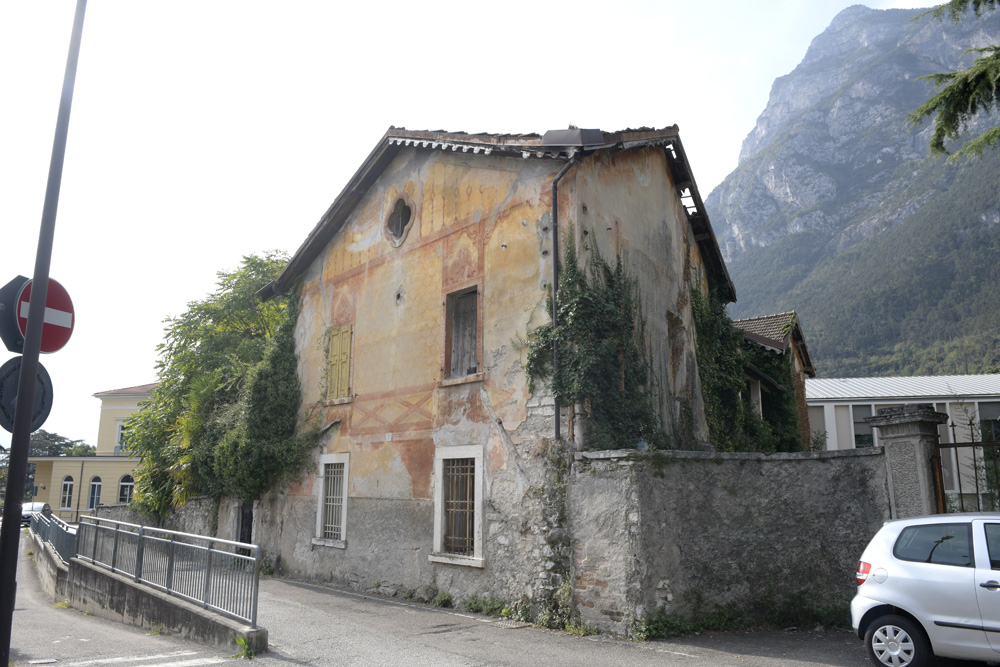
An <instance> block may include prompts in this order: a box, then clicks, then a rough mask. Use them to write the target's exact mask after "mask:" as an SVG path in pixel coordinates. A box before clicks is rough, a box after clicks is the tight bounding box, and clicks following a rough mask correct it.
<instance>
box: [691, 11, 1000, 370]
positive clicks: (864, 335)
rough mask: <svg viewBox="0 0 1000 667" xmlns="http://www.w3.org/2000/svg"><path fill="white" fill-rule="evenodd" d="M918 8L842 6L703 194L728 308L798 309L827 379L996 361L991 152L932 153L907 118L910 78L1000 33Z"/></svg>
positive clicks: (999, 261) (914, 96)
mask: <svg viewBox="0 0 1000 667" xmlns="http://www.w3.org/2000/svg"><path fill="white" fill-rule="evenodd" d="M915 13H916V12H915V11H914V10H872V9H868V8H866V7H862V6H860V5H856V6H854V7H850V8H848V9H846V10H844V11H843V12H841V13H840V14H839V15H838V16H837V17H836V18H835V19H834V21H833V22H832V23H831V24H830V27H829V28H827V30H825V31H824V32H823V33H822V34H820V35H819V36H818V37H816V38H815V39H814V40H813V42H812V45H811V46H810V48H809V50H808V52H807V53H806V56H805V58H804V59H803V61H802V63H800V64H799V66H798V67H797V68H796V69H795V70H794V71H792V72H791V73H790V74H789V75H787V76H784V77H781V78H779V79H777V80H776V81H775V83H774V86H773V87H772V90H771V96H770V100H769V102H768V105H767V108H766V109H765V110H764V112H763V113H762V114H761V116H760V118H759V119H758V121H757V125H756V127H755V128H754V129H753V131H752V132H751V133H750V134H749V135H748V136H747V138H746V140H745V141H744V143H743V150H742V152H741V156H740V165H739V167H738V168H737V169H736V170H735V171H734V172H733V173H732V174H730V175H729V176H728V177H727V178H726V180H725V181H724V182H723V183H722V184H721V185H720V186H719V187H718V188H716V189H715V190H714V191H713V192H712V193H711V194H710V195H709V197H708V198H707V200H706V206H707V208H708V212H709V215H710V217H711V220H712V223H713V225H714V227H715V231H716V234H717V235H718V237H719V243H720V245H721V246H722V248H723V253H724V254H725V256H726V261H727V263H728V266H729V271H730V273H731V275H732V278H733V281H734V283H735V285H736V292H737V297H738V301H737V303H735V304H732V305H731V306H730V314H731V315H732V316H733V317H748V316H753V315H764V314H768V313H776V312H783V311H787V310H792V309H794V310H796V311H798V313H799V316H800V319H801V324H802V327H803V330H804V332H805V335H806V339H807V342H808V344H809V348H810V351H811V353H812V357H813V360H814V361H815V363H816V366H817V368H818V370H819V372H820V375H822V376H828V377H829V376H838V375H844V376H859V375H876V374H917V373H921V374H926V373H966V372H973V373H974V372H977V371H982V370H984V369H985V368H987V367H989V366H992V365H996V364H998V363H1000V343H998V334H1000V332H998V329H1000V326H998V325H1000V224H998V223H1000V151H988V152H987V153H986V155H985V157H984V158H983V159H981V160H975V159H974V160H972V161H968V162H962V163H959V164H947V163H945V161H944V159H942V158H935V157H928V148H927V146H928V136H929V134H930V125H929V124H928V125H926V126H923V127H918V128H917V129H910V128H909V127H908V125H907V122H906V116H907V114H908V113H910V112H911V111H913V109H915V108H916V107H917V106H919V105H920V104H921V103H923V102H924V101H925V100H926V99H927V98H928V96H929V95H930V88H929V86H928V84H927V82H925V81H920V80H918V77H921V76H924V75H926V74H931V73H934V72H943V71H952V70H955V69H957V68H959V67H961V66H963V65H967V64H968V63H969V62H971V59H972V56H971V55H963V54H964V51H965V50H966V49H968V48H970V47H981V46H986V45H988V44H991V43H998V42H1000V12H992V13H987V14H984V16H983V18H982V19H980V20H978V21H977V20H976V19H975V17H970V18H969V19H968V20H966V21H965V22H962V23H960V24H955V23H952V22H951V21H947V20H946V21H944V22H935V21H932V20H930V18H929V17H928V18H924V19H921V20H919V21H917V22H911V20H910V19H911V18H912V17H913V15H914V14H915ZM995 122H996V118H995V117H993V118H983V119H981V120H979V121H977V124H978V125H979V127H977V128H972V130H971V131H972V133H973V134H975V133H978V132H977V130H978V129H981V127H984V126H986V124H988V123H995Z"/></svg>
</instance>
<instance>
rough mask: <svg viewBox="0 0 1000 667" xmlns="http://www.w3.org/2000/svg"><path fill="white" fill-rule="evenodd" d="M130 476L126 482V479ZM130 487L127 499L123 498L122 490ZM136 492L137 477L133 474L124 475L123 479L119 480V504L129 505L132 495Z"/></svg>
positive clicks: (126, 495)
mask: <svg viewBox="0 0 1000 667" xmlns="http://www.w3.org/2000/svg"><path fill="white" fill-rule="evenodd" d="M126 478H128V481H127V482H126V481H125V479H126ZM125 489H128V493H126V494H125V500H122V491H124V490H125ZM134 493H135V477H133V476H132V475H122V477H121V479H119V480H118V504H119V505H127V504H128V503H130V502H132V495H133V494H134Z"/></svg>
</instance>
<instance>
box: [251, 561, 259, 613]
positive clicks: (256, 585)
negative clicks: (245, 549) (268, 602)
mask: <svg viewBox="0 0 1000 667" xmlns="http://www.w3.org/2000/svg"><path fill="white" fill-rule="evenodd" d="M251 585H252V587H253V595H251V596H250V605H251V607H250V627H251V628H256V627H257V594H258V593H259V592H260V545H256V546H255V547H254V554H253V583H252V584H251Z"/></svg>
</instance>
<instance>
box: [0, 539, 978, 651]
mask: <svg viewBox="0 0 1000 667" xmlns="http://www.w3.org/2000/svg"><path fill="white" fill-rule="evenodd" d="M28 548H29V542H28V541H27V540H24V539H22V542H21V557H20V560H19V562H18V595H17V602H16V605H15V611H14V626H13V639H12V644H11V649H12V651H11V658H12V660H13V664H14V665H16V666H18V667H20V666H22V665H29V664H30V665H37V664H54V665H57V666H59V667H98V666H100V665H114V666H116V667H118V666H126V667H127V666H129V665H135V666H140V665H141V666H143V667H193V666H195V665H210V664H217V663H223V662H231V661H232V660H233V659H232V658H231V657H230V656H229V652H225V651H219V650H217V649H212V648H208V647H205V646H201V645H198V644H192V643H189V642H186V641H183V640H181V639H179V638H176V637H169V636H165V635H151V634H149V633H147V632H144V631H141V630H137V629H134V628H130V627H126V626H122V625H119V624H117V623H113V622H109V621H105V620H102V619H98V618H96V617H94V616H87V615H85V614H83V613H81V612H79V611H76V610H74V609H66V608H62V607H58V606H55V605H53V603H52V600H51V599H49V598H48V596H47V594H45V593H44V592H43V591H42V590H41V588H40V587H39V585H38V578H37V575H36V574H35V572H34V568H33V566H32V564H31V561H30V557H29V556H28V555H27V553H26V550H27V549H28ZM258 615H259V622H260V624H261V625H262V626H264V627H265V628H267V630H268V633H269V637H270V644H271V650H270V651H269V652H268V653H266V654H262V655H260V656H257V657H256V658H255V659H254V660H253V663H254V664H258V665H260V666H261V667H265V666H273V667H284V666H287V665H359V666H365V667H369V666H373V667H374V666H380V665H386V666H396V665H406V666H411V665H412V666H415V667H421V666H428V667H429V666H432V665H433V666H434V667H459V666H462V667H465V666H479V665H483V666H486V665H491V666H492V665H511V666H522V665H523V666H525V667H528V666H530V667H539V666H543V667H558V666H561V665H566V666H569V665H572V666H573V667H578V666H579V665H590V666H594V665H596V666H608V667H614V666H619V665H620V666H623V667H624V666H627V667H633V666H635V667H643V666H646V665H660V666H662V665H671V666H674V665H676V666H681V667H709V666H713V667H715V666H719V665H745V666H760V667H804V666H808V665H830V666H836V667H865V666H867V665H870V663H869V662H868V659H867V657H866V656H865V654H864V649H863V648H862V646H861V642H860V641H858V640H857V639H856V638H855V637H854V636H853V635H852V634H851V633H850V632H849V631H845V630H840V631H812V630H795V631H786V632H750V633H736V634H715V633H713V634H703V635H698V636H694V637H688V638H684V639H676V640H670V641H650V642H632V641H628V640H620V639H613V638H609V637H606V636H600V637H574V636H572V635H569V634H567V633H564V632H553V631H550V630H543V629H540V628H533V627H522V628H513V627H510V626H511V624H509V623H505V622H502V621H499V620H498V619H492V618H487V617H483V616H478V615H475V614H469V613H465V612H459V611H454V610H443V609H436V608H433V607H428V606H426V605H419V604H413V603H408V602H403V601H399V600H391V599H383V598H378V597H373V596H369V595H362V594H358V593H353V592H349V591H343V590H338V589H333V588H326V587H321V586H314V585H309V584H302V583H296V582H291V581H287V580H283V579H276V578H266V579H264V580H263V581H262V582H261V592H260V601H259V612H258ZM951 664H954V665H955V666H956V667H958V666H959V665H961V666H964V667H975V666H976V665H977V664H979V665H982V663H960V662H956V663H945V662H942V663H941V665H942V666H943V665H951ZM939 667H940V666H939Z"/></svg>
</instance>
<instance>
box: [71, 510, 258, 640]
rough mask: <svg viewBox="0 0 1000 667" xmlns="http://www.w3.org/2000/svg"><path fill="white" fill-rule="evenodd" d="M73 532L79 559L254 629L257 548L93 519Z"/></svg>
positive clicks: (82, 519)
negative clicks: (75, 532)
mask: <svg viewBox="0 0 1000 667" xmlns="http://www.w3.org/2000/svg"><path fill="white" fill-rule="evenodd" d="M77 532H78V534H79V538H78V541H77V555H78V556H79V557H80V558H82V559H84V560H87V561H90V562H91V563H94V564H95V565H100V566H103V567H106V568H108V569H110V570H111V571H112V572H118V573H121V574H125V575H128V576H130V577H132V578H133V579H134V580H135V581H136V582H139V583H143V584H146V585H148V586H152V587H153V588H157V589H159V590H161V591H164V592H166V593H167V594H169V595H176V596H178V597H181V598H184V599H186V600H190V601H191V602H194V603H196V604H199V605H201V606H202V608H204V609H211V610H213V611H216V612H219V613H222V614H225V615H227V616H231V617H233V618H235V619H238V620H241V621H246V622H247V623H249V624H250V625H251V627H254V628H256V627H257V593H258V587H259V583H260V558H261V552H260V547H259V546H257V545H254V544H245V543H243V542H231V541H229V540H220V539H216V538H214V537H204V536H201V535H192V534H190V533H178V532H176V531H172V530H164V529H162V528H153V527H150V526H138V525H136V524H131V523H124V522H121V521H112V520H111V519H100V518H98V517H93V516H82V517H80V525H79V526H78V528H77Z"/></svg>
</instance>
